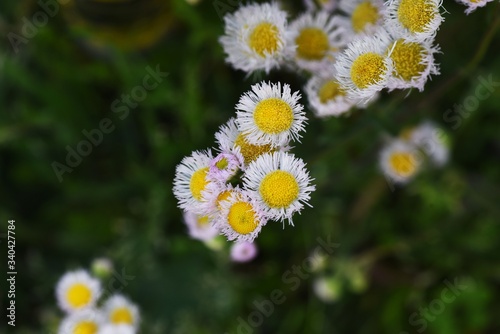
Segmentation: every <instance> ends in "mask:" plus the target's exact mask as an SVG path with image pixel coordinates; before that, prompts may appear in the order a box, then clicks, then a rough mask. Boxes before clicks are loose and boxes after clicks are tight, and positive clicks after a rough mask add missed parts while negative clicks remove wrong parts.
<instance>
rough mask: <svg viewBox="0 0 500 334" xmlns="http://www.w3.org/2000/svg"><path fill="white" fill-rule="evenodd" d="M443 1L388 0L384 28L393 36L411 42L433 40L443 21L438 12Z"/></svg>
mask: <svg viewBox="0 0 500 334" xmlns="http://www.w3.org/2000/svg"><path fill="white" fill-rule="evenodd" d="M442 2H443V0H389V1H387V3H386V6H387V12H386V21H385V24H386V27H387V30H388V31H389V32H390V33H391V34H392V35H393V36H402V37H403V38H404V39H406V40H408V41H412V42H422V41H424V40H426V39H429V38H430V39H433V38H434V37H435V36H436V33H437V31H438V30H439V26H440V25H441V23H442V22H443V21H444V18H443V16H442V15H441V13H440V12H439V9H440V7H441V5H442Z"/></svg>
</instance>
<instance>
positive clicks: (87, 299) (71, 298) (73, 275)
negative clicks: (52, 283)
mask: <svg viewBox="0 0 500 334" xmlns="http://www.w3.org/2000/svg"><path fill="white" fill-rule="evenodd" d="M100 295H101V283H100V282H99V280H97V279H95V278H94V277H92V276H90V275H89V273H88V272H87V271H85V270H76V271H71V272H68V273H66V274H64V275H63V276H62V277H61V279H60V280H59V282H58V283H57V286H56V297H57V302H58V304H59V307H60V308H61V309H62V310H63V311H65V312H68V313H71V312H75V311H80V310H84V309H89V308H92V307H94V306H95V304H96V302H97V300H98V299H99V297H100Z"/></svg>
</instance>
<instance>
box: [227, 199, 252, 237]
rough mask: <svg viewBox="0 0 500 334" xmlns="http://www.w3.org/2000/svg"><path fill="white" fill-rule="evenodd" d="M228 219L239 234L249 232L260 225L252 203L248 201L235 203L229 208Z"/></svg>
mask: <svg viewBox="0 0 500 334" xmlns="http://www.w3.org/2000/svg"><path fill="white" fill-rule="evenodd" d="M227 220H228V222H229V225H231V227H232V228H233V230H235V231H236V232H238V233H239V234H249V233H251V232H253V231H255V229H256V228H257V226H259V221H258V220H257V217H256V216H255V212H254V210H253V208H252V205H250V204H249V203H246V202H236V203H234V204H233V205H232V206H231V208H230V209H229V214H228V217H227Z"/></svg>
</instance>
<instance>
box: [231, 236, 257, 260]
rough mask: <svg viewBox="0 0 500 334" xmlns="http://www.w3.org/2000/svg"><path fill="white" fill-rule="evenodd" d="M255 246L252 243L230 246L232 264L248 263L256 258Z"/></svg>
mask: <svg viewBox="0 0 500 334" xmlns="http://www.w3.org/2000/svg"><path fill="white" fill-rule="evenodd" d="M257 252H258V250H257V245H255V243H253V242H246V241H243V242H236V243H234V244H233V245H232V246H231V250H230V256H231V260H232V261H234V262H249V261H252V260H253V259H254V258H255V256H257Z"/></svg>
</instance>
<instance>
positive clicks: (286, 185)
mask: <svg viewBox="0 0 500 334" xmlns="http://www.w3.org/2000/svg"><path fill="white" fill-rule="evenodd" d="M311 181H312V179H311V177H310V176H309V172H308V171H307V169H306V166H305V163H304V161H302V159H300V158H296V157H295V156H293V155H292V154H288V153H285V152H276V153H273V154H263V155H261V156H260V157H259V158H257V160H255V161H254V162H252V163H251V164H250V166H248V168H247V170H246V172H245V175H244V176H243V187H244V189H247V190H250V191H251V194H252V197H253V198H254V200H255V201H256V202H257V203H258V205H259V207H261V208H262V210H263V211H264V212H265V214H266V216H268V217H269V218H270V219H274V220H281V221H284V220H285V219H288V220H289V222H290V224H292V225H293V223H292V216H293V214H294V213H296V212H300V211H301V210H302V208H303V207H304V204H308V205H309V203H308V201H309V199H310V194H311V192H312V191H314V189H315V187H314V185H311Z"/></svg>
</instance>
